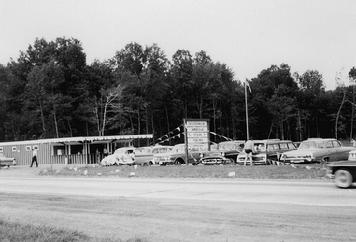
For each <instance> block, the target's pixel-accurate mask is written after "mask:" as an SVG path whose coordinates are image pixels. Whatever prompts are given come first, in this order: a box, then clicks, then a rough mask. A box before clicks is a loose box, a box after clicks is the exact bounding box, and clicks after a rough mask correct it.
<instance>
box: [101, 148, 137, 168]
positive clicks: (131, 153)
mask: <svg viewBox="0 0 356 242" xmlns="http://www.w3.org/2000/svg"><path fill="white" fill-rule="evenodd" d="M134 163H135V148H134V147H123V148H119V149H117V150H115V152H114V154H112V155H108V156H106V157H105V158H104V159H102V161H101V162H100V164H101V165H103V166H110V165H133V164H134Z"/></svg>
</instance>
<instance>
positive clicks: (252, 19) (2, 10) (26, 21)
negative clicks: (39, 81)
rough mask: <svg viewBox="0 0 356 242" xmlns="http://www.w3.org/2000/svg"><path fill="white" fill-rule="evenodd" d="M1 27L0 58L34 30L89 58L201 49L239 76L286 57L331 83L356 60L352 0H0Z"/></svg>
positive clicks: (12, 53) (15, 51) (28, 40)
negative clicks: (136, 47) (66, 41)
mask: <svg viewBox="0 0 356 242" xmlns="http://www.w3.org/2000/svg"><path fill="white" fill-rule="evenodd" d="M0 31H1V32H0V33H1V37H0V63H2V64H6V63H7V62H8V61H9V60H10V57H12V58H14V59H16V58H17V57H18V56H19V51H20V50H26V48H27V47H28V45H29V44H32V43H33V42H34V40H35V38H36V37H44V38H45V39H47V40H54V39H55V38H56V37H61V36H65V37H74V38H77V39H79V40H80V41H81V42H82V44H83V48H84V51H85V52H86V54H87V62H88V63H91V62H92V61H93V60H94V59H99V60H105V59H107V58H110V57H112V56H113V55H114V53H115V51H117V50H119V49H121V48H123V47H124V46H125V44H127V43H129V42H132V41H135V42H138V43H140V44H141V45H144V46H145V45H151V44H152V43H157V44H158V45H159V46H160V47H161V48H162V49H163V50H164V51H165V52H166V54H167V56H168V57H169V58H171V56H172V54H173V53H174V52H175V51H176V50H177V49H188V50H190V51H191V52H192V54H193V53H195V52H197V51H199V50H206V51H207V52H208V54H209V55H210V56H211V57H212V59H213V60H215V61H220V62H223V63H226V64H227V65H228V66H230V67H231V68H232V70H233V71H234V73H235V75H236V78H237V79H243V78H253V77H255V76H256V75H257V74H258V73H259V72H260V71H261V70H262V69H264V68H267V67H269V66H270V65H271V64H281V63H287V64H289V65H290V66H291V67H292V71H298V72H300V73H302V72H304V71H306V70H308V69H316V70H319V71H320V72H321V73H322V74H323V77H324V82H325V84H326V86H327V87H328V88H334V87H335V73H336V72H338V71H340V70H342V69H343V70H344V72H347V71H348V70H349V69H350V68H351V67H352V66H356V1H354V0H241V1H238V0H231V1H230V0H175V1H172V0H150V1H148V0H141V1H138V0H137V1H135V0H131V1H128V0H126V1H119V0H103V1H99V0H27V1H26V0H22V1H19V0H0Z"/></svg>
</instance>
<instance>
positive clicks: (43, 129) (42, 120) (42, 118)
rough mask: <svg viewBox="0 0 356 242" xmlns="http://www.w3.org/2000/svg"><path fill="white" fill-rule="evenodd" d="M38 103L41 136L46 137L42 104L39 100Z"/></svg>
mask: <svg viewBox="0 0 356 242" xmlns="http://www.w3.org/2000/svg"><path fill="white" fill-rule="evenodd" d="M39 105H40V113H41V122H42V136H44V137H46V133H47V131H46V125H45V117H44V114H43V106H42V102H41V101H39Z"/></svg>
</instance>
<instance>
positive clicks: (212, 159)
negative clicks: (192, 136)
mask: <svg viewBox="0 0 356 242" xmlns="http://www.w3.org/2000/svg"><path fill="white" fill-rule="evenodd" d="M232 162H233V161H232V160H231V159H229V158H226V157H225V156H224V152H223V151H219V150H212V151H207V152H203V153H201V154H200V160H199V163H201V164H203V165H220V164H223V165H225V164H230V163H232Z"/></svg>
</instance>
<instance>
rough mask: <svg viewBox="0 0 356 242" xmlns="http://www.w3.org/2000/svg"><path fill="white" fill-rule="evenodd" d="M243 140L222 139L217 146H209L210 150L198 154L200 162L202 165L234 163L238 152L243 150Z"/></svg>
mask: <svg viewBox="0 0 356 242" xmlns="http://www.w3.org/2000/svg"><path fill="white" fill-rule="evenodd" d="M244 144H245V141H242V140H233V141H224V142H220V143H219V144H217V146H214V147H213V146H210V151H205V152H202V153H201V154H200V163H202V164H204V165H213V164H231V163H236V159H237V156H238V154H239V153H240V152H241V151H242V150H243V146H244Z"/></svg>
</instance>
